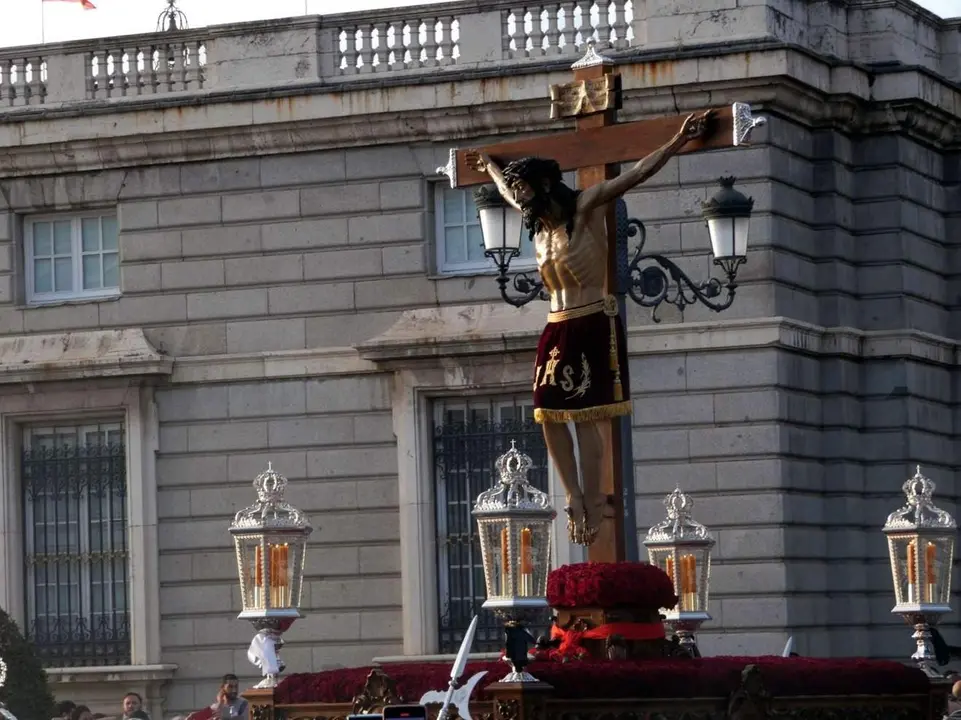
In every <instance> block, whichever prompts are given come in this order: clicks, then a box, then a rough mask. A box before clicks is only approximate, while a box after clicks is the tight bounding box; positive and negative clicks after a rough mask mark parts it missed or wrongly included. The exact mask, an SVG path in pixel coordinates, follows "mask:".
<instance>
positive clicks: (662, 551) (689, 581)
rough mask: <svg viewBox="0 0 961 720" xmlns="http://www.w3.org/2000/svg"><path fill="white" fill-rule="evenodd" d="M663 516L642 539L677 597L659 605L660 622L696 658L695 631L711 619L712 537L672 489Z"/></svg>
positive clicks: (686, 501) (689, 505) (685, 500)
mask: <svg viewBox="0 0 961 720" xmlns="http://www.w3.org/2000/svg"><path fill="white" fill-rule="evenodd" d="M664 506H665V508H666V509H667V518H666V519H665V520H662V521H661V522H659V523H658V524H657V525H655V526H653V527H652V528H651V529H650V530H649V531H648V533H647V537H646V538H644V545H645V547H646V548H647V556H648V562H650V563H651V565H656V566H657V567H659V568H661V570H663V571H664V572H666V573H667V575H668V577H670V578H671V581H672V582H673V583H674V592H675V594H676V595H677V597H678V602H677V605H676V606H675V607H673V608H662V609H661V612H662V614H663V615H664V624H665V625H667V626H668V627H669V628H670V629H671V631H672V632H673V633H674V634H675V635H677V638H678V641H679V643H680V645H681V647H683V648H684V649H685V650H687V652H688V653H690V654H691V655H692V656H693V657H700V652H699V651H698V649H697V638H696V633H697V631H698V629H699V628H700V627H701V625H702V624H703V623H705V622H707V621H708V620H710V619H711V616H710V615H709V614H708V612H707V604H708V600H709V595H710V579H711V549H712V548H713V547H714V539H713V538H712V537H711V535H710V533H709V532H708V529H707V528H706V527H704V526H703V525H701V524H700V523H699V522H696V521H695V520H694V518H693V517H692V516H691V510H692V509H693V507H694V501H693V500H691V498H690V497H688V496H687V495H685V494H684V493H683V492H681V490H680V488H675V489H674V491H673V492H671V494H670V495H668V496H667V497H666V498H665V499H664Z"/></svg>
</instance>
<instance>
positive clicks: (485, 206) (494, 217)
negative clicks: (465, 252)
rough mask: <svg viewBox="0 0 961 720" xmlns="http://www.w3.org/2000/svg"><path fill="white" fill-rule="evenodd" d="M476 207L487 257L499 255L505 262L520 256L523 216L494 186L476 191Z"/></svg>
mask: <svg viewBox="0 0 961 720" xmlns="http://www.w3.org/2000/svg"><path fill="white" fill-rule="evenodd" d="M474 205H475V206H476V207H477V216H478V217H479V218H480V225H481V232H482V233H483V235H484V251H485V252H486V253H487V255H497V256H499V259H500V260H501V261H503V260H504V258H505V257H506V256H510V257H514V256H515V255H517V254H519V252H520V246H521V227H522V225H523V218H522V216H521V214H520V213H519V212H518V211H517V210H516V209H514V208H513V207H511V206H510V205H508V204H507V201H505V200H504V198H502V197H501V194H500V193H499V192H498V191H497V188H496V187H494V186H493V185H482V186H481V187H479V188H477V189H476V190H475V191H474Z"/></svg>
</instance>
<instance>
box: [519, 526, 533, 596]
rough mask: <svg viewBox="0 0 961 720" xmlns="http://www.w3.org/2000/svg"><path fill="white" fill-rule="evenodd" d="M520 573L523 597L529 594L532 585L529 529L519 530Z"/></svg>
mask: <svg viewBox="0 0 961 720" xmlns="http://www.w3.org/2000/svg"><path fill="white" fill-rule="evenodd" d="M520 571H521V577H520V581H521V593H520V594H521V595H524V596H525V597H526V596H528V595H530V594H531V591H532V589H531V588H532V585H533V581H534V577H533V574H534V563H533V558H532V557H531V529H530V528H523V529H522V530H521V557H520Z"/></svg>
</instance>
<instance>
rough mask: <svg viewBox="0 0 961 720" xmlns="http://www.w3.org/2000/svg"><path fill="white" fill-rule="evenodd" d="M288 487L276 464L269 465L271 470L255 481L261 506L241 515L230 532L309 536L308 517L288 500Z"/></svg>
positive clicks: (244, 511)
mask: <svg viewBox="0 0 961 720" xmlns="http://www.w3.org/2000/svg"><path fill="white" fill-rule="evenodd" d="M287 483H288V481H287V478H285V477H284V476H283V475H281V474H280V473H279V472H277V471H276V470H274V466H273V463H271V462H268V463H267V469H266V470H265V471H264V472H262V473H260V475H258V476H257V477H256V478H254V489H255V490H256V491H257V502H255V503H254V504H253V505H251V506H250V507H247V508H244V509H243V510H240V511H238V512H237V514H236V515H235V516H234V521H233V523H232V524H231V526H230V529H231V530H233V531H235V532H249V531H251V530H258V529H265V530H266V529H271V530H288V531H289V530H300V531H303V532H305V533H307V534H309V533H310V532H311V531H312V530H313V528H312V527H311V526H310V520H309V519H308V518H307V515H305V514H304V513H303V512H302V511H301V510H298V509H297V508H295V507H294V506H293V505H291V504H290V503H288V502H287V501H286V500H284V493H285V492H286V490H287Z"/></svg>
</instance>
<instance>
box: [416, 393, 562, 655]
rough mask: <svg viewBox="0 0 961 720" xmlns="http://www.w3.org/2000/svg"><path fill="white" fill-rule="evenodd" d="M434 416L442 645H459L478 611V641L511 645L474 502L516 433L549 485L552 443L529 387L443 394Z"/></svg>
mask: <svg viewBox="0 0 961 720" xmlns="http://www.w3.org/2000/svg"><path fill="white" fill-rule="evenodd" d="M433 422H434V430H433V445H434V500H435V508H436V513H437V581H438V582H437V586H438V592H439V597H438V607H439V609H440V623H439V626H440V652H442V653H455V652H457V650H458V648H459V647H460V643H461V640H463V637H464V633H465V632H466V630H467V628H468V626H469V625H470V622H471V618H473V616H474V615H475V614H477V613H479V614H480V620H479V621H478V623H477V626H478V627H477V635H476V637H475V645H474V647H475V648H476V651H478V652H494V651H497V650H500V649H502V648H503V646H504V638H503V623H502V622H501V621H499V620H498V619H497V618H496V617H494V615H493V614H492V613H490V612H488V611H486V610H482V609H481V605H483V604H484V601H485V600H486V599H487V588H486V586H485V584H484V564H483V562H482V561H481V550H480V542H479V540H478V535H477V524H476V523H475V522H474V518H473V516H472V515H471V510H473V508H474V501H475V500H476V498H477V496H478V495H479V494H480V493H481V492H483V491H484V490H487V489H488V488H490V487H492V486H493V484H494V480H495V479H496V478H495V472H494V461H495V460H496V459H497V458H498V457H499V456H501V455H503V454H504V453H505V452H507V450H508V449H509V448H510V443H511V440H516V441H517V447H518V449H520V450H522V451H523V452H525V453H527V454H528V455H529V456H530V457H531V459H532V460H533V462H534V465H533V467H532V469H531V472H530V476H529V478H530V482H531V484H532V485H533V486H534V487H536V488H538V489H539V490H543V491H544V492H547V467H548V460H547V446H546V445H545V444H544V436H543V434H542V431H541V428H540V426H539V425H537V424H536V423H535V422H534V407H533V404H532V402H531V399H530V396H529V395H523V396H520V395H518V396H499V397H493V398H492V397H486V398H484V397H478V398H443V399H437V400H435V401H434V405H433ZM547 618H548V613H547V612H546V611H545V613H544V622H543V623H542V624H536V625H535V626H534V627H532V628H531V631H532V632H533V633H534V635H535V637H536V635H537V634H538V633H539V632H541V631H543V630H545V629H546V627H547Z"/></svg>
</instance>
